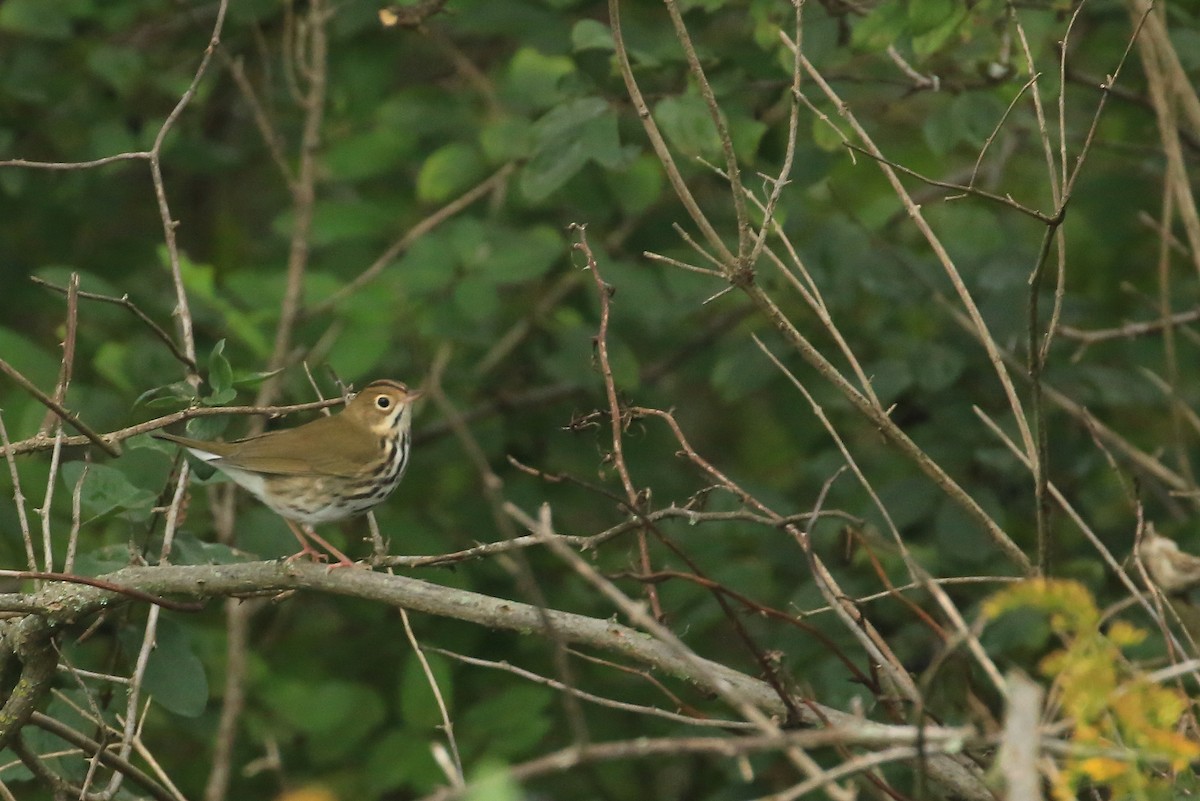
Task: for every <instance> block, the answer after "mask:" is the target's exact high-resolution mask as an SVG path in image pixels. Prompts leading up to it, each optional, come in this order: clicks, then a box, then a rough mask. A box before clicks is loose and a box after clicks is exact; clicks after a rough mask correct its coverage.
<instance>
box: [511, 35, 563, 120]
mask: <svg viewBox="0 0 1200 801" xmlns="http://www.w3.org/2000/svg"><path fill="white" fill-rule="evenodd" d="M573 72H575V63H574V62H573V61H571V59H569V58H567V57H566V56H547V55H543V54H542V53H539V52H538V51H537V50H534V49H533V48H532V47H522V48H521V49H520V50H518V51H517V52H516V53H514V54H513V57H512V61H511V62H510V63H509V67H508V93H509V94H510V95H511V96H512V99H513V100H514V102H515V103H516V104H517V105H519V106H521V107H523V108H526V109H539V110H540V109H547V108H550V107H552V106H555V105H557V104H559V103H561V102H562V101H563V99H564V96H563V92H562V89H560V88H559V87H560V85H561V84H562V81H563V78H565V77H566V76H568V75H570V74H571V73H573Z"/></svg>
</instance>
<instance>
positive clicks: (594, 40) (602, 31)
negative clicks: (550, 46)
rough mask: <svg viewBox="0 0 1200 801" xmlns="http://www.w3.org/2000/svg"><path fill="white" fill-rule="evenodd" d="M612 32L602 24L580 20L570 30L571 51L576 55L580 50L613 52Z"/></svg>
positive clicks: (592, 20)
mask: <svg viewBox="0 0 1200 801" xmlns="http://www.w3.org/2000/svg"><path fill="white" fill-rule="evenodd" d="M614 48H615V45H614V43H613V35H612V31H611V30H609V27H608V26H607V25H605V24H604V23H603V22H600V21H598V20H594V19H581V20H579V22H576V23H575V27H574V28H572V29H571V49H572V50H574V51H575V52H576V53H578V52H580V51H582V50H613V49H614Z"/></svg>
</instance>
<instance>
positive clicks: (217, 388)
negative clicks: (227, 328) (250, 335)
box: [208, 339, 233, 405]
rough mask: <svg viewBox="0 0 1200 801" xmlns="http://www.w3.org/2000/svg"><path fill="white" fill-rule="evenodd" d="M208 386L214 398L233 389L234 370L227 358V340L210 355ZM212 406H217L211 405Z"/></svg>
mask: <svg viewBox="0 0 1200 801" xmlns="http://www.w3.org/2000/svg"><path fill="white" fill-rule="evenodd" d="M208 385H209V387H211V388H212V394H211V395H210V396H209V398H210V400H211V398H212V397H213V396H216V395H221V394H223V393H226V392H228V391H229V390H230V389H231V388H232V387H233V368H232V367H230V366H229V360H228V359H226V358H225V340H223V339H222V340H219V341H218V342H217V344H215V345H213V349H212V351H211V352H209V354H208ZM210 405H215V404H212V403H210Z"/></svg>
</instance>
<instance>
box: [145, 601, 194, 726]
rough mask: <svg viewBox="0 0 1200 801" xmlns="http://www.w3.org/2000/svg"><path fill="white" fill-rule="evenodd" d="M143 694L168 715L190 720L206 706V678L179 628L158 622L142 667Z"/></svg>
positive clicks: (171, 622) (164, 618)
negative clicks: (152, 648) (154, 636)
mask: <svg viewBox="0 0 1200 801" xmlns="http://www.w3.org/2000/svg"><path fill="white" fill-rule="evenodd" d="M145 688H146V691H147V692H149V693H150V695H151V696H153V698H154V701H155V703H157V704H158V705H159V706H161V707H163V708H164V709H166V710H167V711H169V712H174V713H175V714H176V715H181V716H183V717H188V718H194V717H198V716H199V715H200V714H201V713H202V712H204V707H205V705H206V704H207V703H208V677H207V676H206V675H205V672H204V665H203V664H202V663H201V662H200V658H199V657H198V656H196V652H195V651H194V650H193V648H192V643H191V639H190V637H189V636H188V633H187V631H186V630H185V629H184V627H183V626H181V625H179V624H177V623H175V622H174V621H172V620H171V619H170V618H167V617H163V618H160V619H159V624H158V636H157V637H156V639H155V647H154V650H152V651H151V652H150V659H149V661H148V662H147V663H146V683H145Z"/></svg>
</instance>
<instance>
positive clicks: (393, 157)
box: [323, 126, 417, 181]
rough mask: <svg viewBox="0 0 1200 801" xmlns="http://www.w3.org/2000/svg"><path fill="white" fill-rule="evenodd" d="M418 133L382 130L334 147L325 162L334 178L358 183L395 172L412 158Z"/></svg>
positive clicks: (333, 145)
mask: <svg viewBox="0 0 1200 801" xmlns="http://www.w3.org/2000/svg"><path fill="white" fill-rule="evenodd" d="M416 144H417V136H416V133H415V132H413V131H412V130H410V129H408V128H404V127H399V126H380V127H378V128H374V129H372V130H369V131H364V132H361V133H356V134H354V135H352V136H347V137H345V138H344V139H340V140H338V141H336V142H334V143H332V144H331V145H330V146H329V147H328V148H327V149H326V151H325V154H324V157H323V161H324V164H325V168H326V169H327V170H328V172H329V176H330V177H331V178H335V179H340V180H344V181H357V180H361V179H363V178H371V177H374V176H376V175H385V174H389V173H391V172H393V171H394V170H396V169H397V167H399V166H400V165H402V164H404V163H405V162H406V161H408V160H409V159H410V158H412V154H413V151H414V149H415V148H416Z"/></svg>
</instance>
